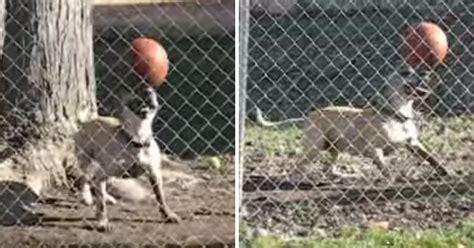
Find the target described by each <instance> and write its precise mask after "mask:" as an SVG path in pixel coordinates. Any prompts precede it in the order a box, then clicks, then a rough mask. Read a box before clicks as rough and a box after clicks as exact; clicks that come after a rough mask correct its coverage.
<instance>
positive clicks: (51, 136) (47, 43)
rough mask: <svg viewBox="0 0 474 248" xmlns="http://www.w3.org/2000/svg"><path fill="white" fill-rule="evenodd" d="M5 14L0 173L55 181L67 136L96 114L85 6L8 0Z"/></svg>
mask: <svg viewBox="0 0 474 248" xmlns="http://www.w3.org/2000/svg"><path fill="white" fill-rule="evenodd" d="M0 1H1V0H0ZM6 9H7V17H6V24H5V27H6V29H5V30H6V37H5V47H4V56H3V57H2V73H3V74H4V75H2V76H3V77H2V80H3V82H2V84H1V86H0V93H1V96H2V97H1V100H0V117H2V120H3V121H2V122H1V123H0V135H1V136H0V137H1V140H2V141H3V142H2V143H3V147H4V149H3V151H2V152H0V159H1V160H2V161H1V164H0V168H3V169H5V170H7V169H8V170H10V171H11V170H13V171H18V170H20V171H21V172H22V174H24V175H29V172H33V171H34V172H47V173H46V177H47V178H49V176H53V178H55V179H60V178H62V175H64V170H63V169H64V166H67V165H68V164H69V163H71V162H72V161H73V160H72V159H73V156H72V155H73V154H72V141H71V139H70V134H72V133H73V132H75V130H76V128H77V123H78V121H84V120H87V119H90V118H93V117H94V116H96V112H97V107H96V106H97V105H96V95H95V93H96V90H95V89H96V85H95V76H94V63H93V40H92V2H91V1H90V0H81V1H79V0H75V1H71V0H8V1H7V4H6ZM0 38H1V37H0ZM2 40H3V38H2ZM0 174H1V173H0ZM6 174H8V173H6ZM13 174H14V173H13ZM15 175H16V174H15ZM58 176H59V177H58ZM1 177H2V178H5V177H4V176H1ZM9 179H12V178H9Z"/></svg>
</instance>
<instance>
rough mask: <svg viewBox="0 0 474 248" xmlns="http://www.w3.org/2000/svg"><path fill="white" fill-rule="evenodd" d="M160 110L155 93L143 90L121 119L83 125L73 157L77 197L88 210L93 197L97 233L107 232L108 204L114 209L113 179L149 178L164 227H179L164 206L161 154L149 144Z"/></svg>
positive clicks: (131, 100)
mask: <svg viewBox="0 0 474 248" xmlns="http://www.w3.org/2000/svg"><path fill="white" fill-rule="evenodd" d="M158 108H159V105H158V100H157V96H156V92H155V90H154V89H153V88H152V87H150V86H144V87H142V90H138V91H137V92H136V95H135V96H134V97H132V98H129V99H127V100H126V101H125V104H124V105H123V106H122V111H121V115H120V118H119V119H117V118H113V117H98V118H96V119H94V120H91V121H88V122H84V123H82V124H81V126H80V129H79V131H78V132H77V133H76V134H75V135H74V141H75V150H76V156H77V158H78V163H79V166H78V167H79V168H81V170H82V173H83V176H82V181H83V182H82V183H81V186H80V187H81V195H82V199H83V201H84V202H85V203H86V204H88V205H91V204H92V203H93V202H94V200H93V196H92V195H93V194H92V193H91V191H92V190H94V192H95V205H96V218H97V221H98V227H97V229H98V230H99V231H110V230H111V229H112V225H111V224H110V223H109V220H108V217H107V207H106V203H115V201H116V200H115V199H114V197H112V196H111V195H109V194H108V193H107V186H106V185H107V182H108V181H109V179H111V178H137V177H139V176H141V175H143V174H146V175H147V176H148V179H149V182H150V184H151V186H152V189H153V193H154V194H155V197H156V200H157V202H158V203H159V204H160V210H161V212H162V213H163V214H164V215H165V217H166V218H167V220H168V221H170V222H174V223H177V222H179V221H180V217H179V216H178V215H177V214H176V213H174V212H173V211H172V210H171V209H170V208H169V207H168V205H167V203H166V201H165V195H164V192H163V181H162V176H161V161H162V158H161V156H162V155H161V153H160V149H159V147H158V144H157V143H156V141H155V140H154V139H153V131H152V123H153V120H154V118H155V116H156V114H157V111H158Z"/></svg>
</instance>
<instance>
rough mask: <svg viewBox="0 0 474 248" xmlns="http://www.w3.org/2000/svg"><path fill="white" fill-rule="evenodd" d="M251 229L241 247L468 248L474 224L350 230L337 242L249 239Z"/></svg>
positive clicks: (472, 238) (270, 238) (473, 234)
mask: <svg viewBox="0 0 474 248" xmlns="http://www.w3.org/2000/svg"><path fill="white" fill-rule="evenodd" d="M245 232H248V228H245V231H243V230H241V236H240V237H241V242H240V244H241V246H240V247H245V248H267V247H268V248H270V247H277V248H278V247H281V248H286V247H305V248H306V247H307V248H347V247H351V248H372V247H373V248H376V247H377V248H378V247H394V248H467V247H474V220H469V221H466V222H464V223H463V224H461V225H459V226H457V227H453V228H445V229H433V230H417V231H415V230H391V231H385V230H369V231H362V230H360V229H358V228H347V229H346V230H344V231H343V232H342V234H341V237H340V238H337V239H320V238H318V239H311V238H307V239H299V240H291V241H283V240H281V239H280V238H278V237H277V236H271V235H268V236H260V237H257V238H256V239H254V240H249V239H247V240H242V237H244V238H245V237H248V233H245Z"/></svg>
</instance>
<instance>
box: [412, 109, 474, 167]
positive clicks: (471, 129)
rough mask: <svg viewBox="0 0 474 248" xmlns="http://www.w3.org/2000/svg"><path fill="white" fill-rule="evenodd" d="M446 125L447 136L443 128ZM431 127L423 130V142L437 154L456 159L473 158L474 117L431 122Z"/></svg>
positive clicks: (437, 119)
mask: <svg viewBox="0 0 474 248" xmlns="http://www.w3.org/2000/svg"><path fill="white" fill-rule="evenodd" d="M443 123H444V124H445V125H446V128H447V131H446V134H443V131H442V126H443ZM430 124H431V127H430V128H428V129H426V130H423V132H422V133H421V140H422V141H423V142H424V144H425V145H426V146H427V148H428V149H429V150H430V151H432V152H433V153H435V154H440V155H442V156H454V157H459V158H462V157H466V156H467V157H471V158H474V156H473V154H472V149H474V117H473V116H461V117H456V118H449V119H441V118H434V119H432V120H431V123H430Z"/></svg>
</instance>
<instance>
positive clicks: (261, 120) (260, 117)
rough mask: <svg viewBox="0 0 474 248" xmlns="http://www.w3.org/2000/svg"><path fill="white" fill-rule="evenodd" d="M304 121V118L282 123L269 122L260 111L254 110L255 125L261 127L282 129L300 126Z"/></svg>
mask: <svg viewBox="0 0 474 248" xmlns="http://www.w3.org/2000/svg"><path fill="white" fill-rule="evenodd" d="M304 121H305V118H303V117H301V118H291V119H287V120H283V121H269V120H266V119H265V117H264V116H263V112H262V110H260V109H259V108H256V110H255V123H257V125H259V126H261V127H273V128H277V127H279V128H284V127H290V126H295V125H296V126H301V125H302V124H303V122H304Z"/></svg>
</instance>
